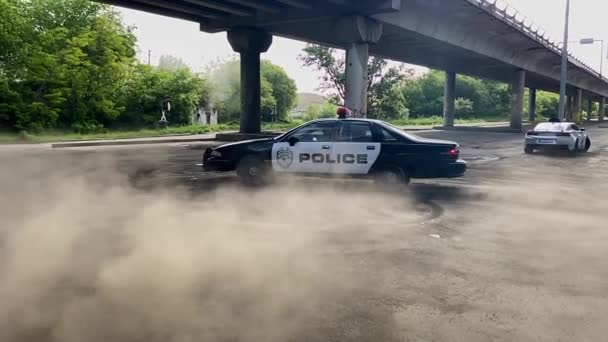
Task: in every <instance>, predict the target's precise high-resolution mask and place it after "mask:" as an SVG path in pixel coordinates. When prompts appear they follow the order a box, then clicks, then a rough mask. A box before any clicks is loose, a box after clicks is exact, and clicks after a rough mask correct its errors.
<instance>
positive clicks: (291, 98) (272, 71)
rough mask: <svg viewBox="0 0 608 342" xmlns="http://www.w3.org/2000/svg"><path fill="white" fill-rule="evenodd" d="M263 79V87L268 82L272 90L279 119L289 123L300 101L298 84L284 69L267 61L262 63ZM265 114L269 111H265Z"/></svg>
mask: <svg viewBox="0 0 608 342" xmlns="http://www.w3.org/2000/svg"><path fill="white" fill-rule="evenodd" d="M262 78H263V80H262V85H264V82H268V84H269V85H270V87H271V88H272V97H273V98H274V99H275V105H276V109H277V114H278V116H279V119H280V120H283V121H287V120H288V119H289V113H290V112H291V110H292V109H293V108H294V107H295V106H296V102H297V99H298V95H297V91H298V88H297V87H296V82H295V81H294V80H293V79H291V78H290V77H289V76H288V75H287V73H286V72H285V70H284V69H283V68H281V67H280V66H278V65H275V64H272V63H271V62H270V61H267V60H264V61H262ZM263 107H264V106H263ZM271 111H272V108H271ZM263 112H267V111H266V110H263Z"/></svg>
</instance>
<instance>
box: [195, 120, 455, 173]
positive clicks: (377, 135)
mask: <svg viewBox="0 0 608 342" xmlns="http://www.w3.org/2000/svg"><path fill="white" fill-rule="evenodd" d="M348 113H349V111H348V109H346V108H340V109H339V110H338V118H337V119H319V120H314V121H310V122H307V123H305V124H303V125H301V126H299V127H296V128H294V129H292V130H290V131H288V132H286V133H284V134H281V135H279V136H277V137H274V138H266V139H257V140H249V141H242V142H237V143H231V144H226V145H222V146H219V147H216V148H210V149H207V150H206V151H205V153H204V155H203V163H202V164H203V169H204V170H205V171H226V172H227V171H235V170H236V172H237V175H238V176H239V177H240V179H241V180H242V181H243V182H244V183H245V184H249V185H260V184H264V183H266V182H268V181H269V180H270V179H271V178H272V176H273V175H276V174H296V175H305V176H344V177H362V178H364V177H367V178H370V177H371V178H373V179H374V180H376V181H378V182H380V183H383V184H388V185H391V184H395V185H396V184H408V183H409V182H410V179H412V178H454V177H461V176H463V175H464V173H465V171H466V168H467V164H466V162H465V161H464V160H461V159H460V158H459V155H460V151H459V145H458V144H457V143H455V142H451V141H444V140H431V139H423V138H420V137H418V136H415V135H412V134H408V133H406V132H404V131H403V130H401V129H399V128H397V127H395V126H392V125H391V124H388V123H386V122H383V121H379V120H370V119H355V118H347V116H348Z"/></svg>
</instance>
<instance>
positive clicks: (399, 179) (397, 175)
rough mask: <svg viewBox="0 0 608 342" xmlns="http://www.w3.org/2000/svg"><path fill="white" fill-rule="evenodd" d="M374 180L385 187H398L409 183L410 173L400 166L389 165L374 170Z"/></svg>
mask: <svg viewBox="0 0 608 342" xmlns="http://www.w3.org/2000/svg"><path fill="white" fill-rule="evenodd" d="M374 182H376V184H377V185H379V186H381V187H382V188H385V189H391V190H393V189H399V188H401V187H403V186H408V185H409V184H410V175H409V173H408V172H407V171H406V170H404V169H402V168H400V167H397V166H391V167H387V168H384V169H382V170H378V171H376V172H374Z"/></svg>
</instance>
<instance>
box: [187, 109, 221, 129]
mask: <svg viewBox="0 0 608 342" xmlns="http://www.w3.org/2000/svg"><path fill="white" fill-rule="evenodd" d="M217 116H218V114H217V109H214V108H213V107H211V108H205V107H199V108H198V109H197V110H196V113H195V114H194V116H193V118H192V124H194V125H196V124H198V125H203V126H207V125H217Z"/></svg>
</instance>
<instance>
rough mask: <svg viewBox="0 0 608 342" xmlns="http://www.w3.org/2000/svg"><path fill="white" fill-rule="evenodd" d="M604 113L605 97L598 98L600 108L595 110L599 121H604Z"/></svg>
mask: <svg viewBox="0 0 608 342" xmlns="http://www.w3.org/2000/svg"><path fill="white" fill-rule="evenodd" d="M605 113H606V98H605V97H602V99H601V100H600V109H599V110H598V111H597V120H598V121H599V122H603V121H604V114H605Z"/></svg>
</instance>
